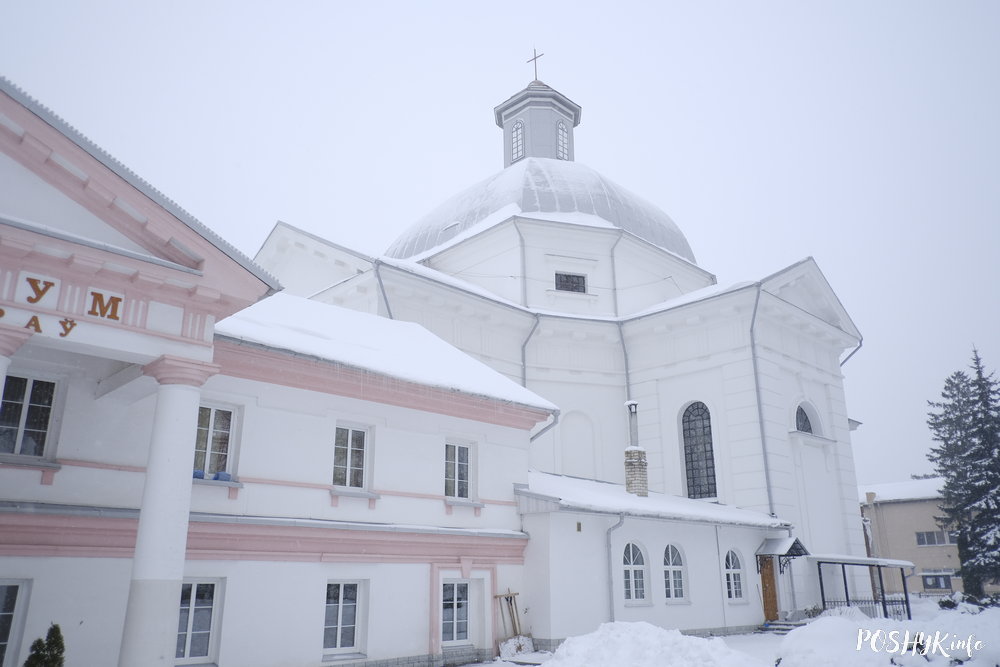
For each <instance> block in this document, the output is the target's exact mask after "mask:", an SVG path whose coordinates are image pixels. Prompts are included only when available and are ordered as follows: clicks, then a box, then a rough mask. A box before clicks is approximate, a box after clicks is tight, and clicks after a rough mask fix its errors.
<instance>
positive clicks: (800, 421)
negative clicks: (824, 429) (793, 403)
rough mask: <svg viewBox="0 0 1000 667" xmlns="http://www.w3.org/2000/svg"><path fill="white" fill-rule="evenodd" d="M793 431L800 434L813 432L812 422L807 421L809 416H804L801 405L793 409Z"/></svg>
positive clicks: (803, 409) (804, 412)
mask: <svg viewBox="0 0 1000 667" xmlns="http://www.w3.org/2000/svg"><path fill="white" fill-rule="evenodd" d="M795 430H796V431H801V432H802V433H812V432H813V427H812V422H810V421H809V415H808V414H806V410H805V408H803V407H802V406H801V405H800V406H799V407H798V408H796V409H795Z"/></svg>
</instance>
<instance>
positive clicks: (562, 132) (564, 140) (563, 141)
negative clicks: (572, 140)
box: [556, 121, 569, 160]
mask: <svg viewBox="0 0 1000 667" xmlns="http://www.w3.org/2000/svg"><path fill="white" fill-rule="evenodd" d="M557 132H558V134H559V136H558V139H559V141H558V142H557V144H556V157H557V158H559V159H560V160H568V159H569V130H567V129H566V123H564V122H562V121H559V125H558V128H557Z"/></svg>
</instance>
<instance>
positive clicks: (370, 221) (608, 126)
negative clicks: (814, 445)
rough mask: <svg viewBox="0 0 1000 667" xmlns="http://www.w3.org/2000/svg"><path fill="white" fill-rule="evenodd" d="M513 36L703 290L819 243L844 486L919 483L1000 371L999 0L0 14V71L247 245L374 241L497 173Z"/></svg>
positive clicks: (518, 50)
mask: <svg viewBox="0 0 1000 667" xmlns="http://www.w3.org/2000/svg"><path fill="white" fill-rule="evenodd" d="M533 47H537V48H538V50H539V51H540V52H543V53H545V56H544V57H542V58H541V59H540V61H539V78H540V79H541V80H543V81H544V82H546V83H547V84H549V85H551V86H553V87H554V88H556V89H558V90H559V91H560V92H562V93H564V94H565V95H567V96H568V97H570V98H571V99H572V100H574V101H575V102H577V103H579V104H580V105H582V106H583V122H582V124H581V126H580V127H579V128H577V130H576V158H577V160H578V161H579V162H583V163H584V164H587V165H589V166H591V167H594V168H595V169H597V170H599V171H601V172H602V173H604V174H605V175H607V176H608V177H609V178H611V179H612V180H614V181H616V182H618V183H620V184H621V185H623V186H625V187H626V188H628V189H630V190H632V191H633V192H635V193H636V194H639V195H641V196H642V197H644V198H646V199H648V200H650V201H652V202H654V203H656V204H657V205H659V206H660V207H661V208H663V209H664V210H665V211H666V212H667V213H668V214H669V215H670V216H671V217H672V218H673V219H674V221H675V222H677V224H678V225H679V226H680V228H681V230H682V231H684V233H685V234H686V235H687V237H688V241H689V242H690V243H691V246H692V248H693V250H694V253H695V256H696V257H697V259H698V263H699V265H700V266H702V267H703V268H706V269H708V270H709V271H712V272H714V273H715V274H716V275H717V276H718V278H719V282H720V283H727V282H735V281H738V280H753V279H758V278H761V277H763V276H765V275H768V274H770V273H773V272H774V271H777V270H778V269H781V268H783V267H784V266H787V265H788V264H791V263H793V262H795V261H798V260H799V259H802V258H803V257H806V256H809V255H811V256H813V257H815V258H816V260H817V262H818V263H819V265H820V267H821V268H822V270H823V271H824V273H825V274H826V277H827V279H828V280H829V281H830V283H831V284H832V285H833V287H834V289H835V290H836V291H837V293H838V294H839V296H840V299H841V301H842V302H843V303H844V305H845V307H846V308H847V310H848V311H849V312H850V313H851V315H852V317H853V318H854V320H855V322H856V323H857V325H858V327H859V328H860V329H861V331H862V333H863V334H864V336H865V340H864V346H863V347H862V349H861V351H859V352H858V353H857V354H856V355H855V356H854V357H853V358H852V359H851V360H850V361H849V362H848V363H847V365H846V366H845V367H844V372H845V375H846V377H847V400H848V407H849V411H850V413H851V415H852V417H854V418H855V419H858V420H860V421H862V422H863V423H864V425H863V426H862V427H861V429H860V430H858V431H856V432H855V434H854V449H855V458H856V460H857V462H858V478H859V481H860V482H862V483H871V482H880V481H893V480H899V479H906V478H908V476H909V475H910V473H914V472H928V471H929V470H930V466H929V464H928V463H927V462H926V459H925V453H926V451H927V449H928V447H929V446H930V445H931V440H930V437H929V435H928V432H927V427H926V423H925V420H926V412H927V407H926V401H927V400H928V399H934V398H937V397H938V395H939V394H940V390H941V387H942V384H943V381H944V378H945V377H946V376H947V375H948V374H949V373H951V372H952V371H954V370H957V369H960V368H963V367H965V366H966V365H967V363H968V360H969V357H970V355H971V349H972V346H973V345H976V346H978V348H979V350H980V352H981V354H982V355H983V357H984V359H985V361H986V363H987V366H988V367H989V368H998V367H1000V286H998V274H1000V270H998V268H997V262H996V260H995V258H996V255H997V253H998V251H1000V2H995V1H993V0H985V1H980V2H975V1H948V2H946V1H944V0H940V1H937V2H926V1H919V0H899V1H880V2H872V1H870V0H865V1H857V2H852V1H844V0H836V1H833V0H831V1H828V2H809V1H802V0H796V1H789V2H753V3H750V2H743V1H738V0H731V1H728V0H727V1H717V2H694V1H691V2H634V1H628V0H626V1H625V2H616V3H615V4H614V6H613V7H612V3H611V2H602V3H596V2H508V3H485V2H478V3H477V2H469V1H462V2H409V1H403V0H397V1H395V2H366V3H362V2H333V1H331V0H327V1H322V2H320V1H313V2H305V1H287V2H276V1H275V2H252V1H249V0H239V1H231V2H222V1H212V0H198V1H192V0H172V1H171V2H159V3H153V2H134V0H128V1H125V0H122V1H111V0H90V1H88V2H83V1H82V0H60V1H53V0H5V2H3V4H2V5H0V73H3V74H4V75H6V76H7V77H8V78H10V79H11V80H12V81H13V82H14V83H16V84H17V85H19V86H20V87H22V88H23V89H25V91H26V92H27V93H28V94H30V95H31V96H33V97H35V98H36V99H38V100H39V101H40V102H41V103H43V104H45V105H46V106H48V107H49V108H51V109H52V110H54V111H55V112H56V113H57V114H59V115H60V116H62V117H63V118H64V119H65V120H66V121H68V122H69V123H70V124H71V125H73V126H74V127H76V128H77V129H78V130H80V131H81V132H82V133H83V134H84V135H85V136H87V137H88V138H89V139H91V140H92V141H94V142H95V143H96V144H98V145H99V146H101V147H102V148H104V149H105V150H106V151H108V152H109V153H111V154H112V155H113V156H115V157H116V158H118V159H119V160H120V161H122V162H123V163H124V164H125V165H126V166H128V167H129V168H131V169H132V170H133V171H135V172H136V173H137V174H138V175H139V176H141V177H142V178H144V179H145V180H147V181H148V182H149V183H151V184H152V185H153V186H154V187H156V188H157V189H159V190H160V191H161V192H163V193H164V194H165V195H167V196H168V197H170V198H172V199H174V200H175V201H176V202H177V203H178V204H180V205H181V206H182V207H183V208H185V209H187V210H188V211H189V212H191V213H192V214H193V215H194V216H195V217H197V218H198V219H199V220H201V221H202V222H204V223H205V224H206V225H208V226H209V227H211V228H213V229H214V230H216V231H217V232H218V233H220V234H221V235H222V236H224V237H225V238H227V239H229V240H230V241H231V242H232V243H233V244H235V245H236V246H237V247H238V248H239V249H240V250H242V251H243V252H245V253H247V254H248V255H251V256H252V255H253V254H255V252H256V250H257V248H258V247H259V246H260V244H261V242H262V241H263V240H264V238H265V236H266V235H267V233H268V232H269V231H270V229H271V227H272V226H273V225H274V223H275V221H277V220H284V221H286V222H288V223H290V224H293V225H296V226H298V227H302V228H304V229H307V230H309V231H312V232H314V233H316V234H319V235H322V236H324V237H327V238H329V239H331V240H333V241H335V242H338V243H340V244H342V245H346V246H348V247H352V248H355V249H358V250H361V251H363V252H367V253H370V254H379V253H381V252H382V251H383V250H384V249H385V248H386V247H387V246H388V245H389V243H390V242H391V241H392V240H393V239H394V238H395V237H396V236H397V235H398V234H399V233H400V232H401V231H402V230H403V229H405V228H406V227H407V226H409V225H410V224H411V223H413V222H414V221H415V220H416V219H417V218H419V217H420V216H421V215H423V214H424V213H426V212H427V211H429V210H430V209H431V208H433V207H434V206H435V205H436V204H438V203H440V202H441V201H443V200H444V199H446V198H448V197H449V196H451V195H452V194H454V193H455V192H457V191H458V190H460V189H462V188H464V187H466V186H468V185H471V184H472V183H474V182H477V181H479V180H481V179H483V178H486V177H487V176H489V175H491V174H493V173H494V172H497V171H499V170H500V169H501V168H502V167H503V162H502V153H501V142H500V129H499V128H497V127H496V126H495V125H494V122H493V114H492V110H493V107H494V106H495V105H496V104H498V103H500V102H501V101H503V100H504V99H506V98H507V97H508V96H510V95H511V94H513V93H514V92H517V91H518V90H520V89H521V88H523V87H524V86H525V85H526V84H527V83H528V82H529V81H530V80H531V78H532V70H531V66H530V65H528V64H527V63H526V62H525V61H526V60H527V58H529V57H530V56H531V50H532V48H533Z"/></svg>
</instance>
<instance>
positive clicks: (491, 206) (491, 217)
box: [386, 157, 695, 264]
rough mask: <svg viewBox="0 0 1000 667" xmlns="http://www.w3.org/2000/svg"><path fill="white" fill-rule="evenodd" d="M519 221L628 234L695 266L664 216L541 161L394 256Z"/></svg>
mask: <svg viewBox="0 0 1000 667" xmlns="http://www.w3.org/2000/svg"><path fill="white" fill-rule="evenodd" d="M514 215H519V216H521V217H527V218H536V219H539V220H551V221H556V222H568V223H572V224H577V225H581V224H582V225H592V226H597V227H609V228H613V229H622V230H625V231H627V232H630V233H632V234H635V235H636V236H637V237H639V238H641V239H643V240H645V241H648V242H649V243H652V244H653V245H655V246H657V247H660V248H663V249H664V250H668V251H670V252H672V253H674V254H675V255H678V256H680V257H683V258H684V259H686V260H687V261H689V262H691V263H692V264H693V263H695V260H694V254H693V253H692V252H691V246H690V245H688V242H687V239H686V238H685V237H684V234H683V233H681V230H680V229H679V228H678V227H677V225H676V224H675V223H674V221H673V220H671V219H670V217H669V216H667V214H666V213H664V212H663V211H661V210H660V209H659V208H657V207H656V206H654V205H653V204H651V203H649V202H647V201H646V200H644V199H642V198H641V197H638V196H637V195H635V194H633V193H631V192H629V191H628V190H626V189H625V188H623V187H621V186H620V185H617V184H616V183H614V182H612V181H610V180H608V179H607V178H605V177H604V176H602V175H601V174H599V173H598V172H596V171H594V170H593V169H591V168H590V167H587V166H585V165H582V164H580V163H579V162H571V161H569V160H553V159H550V158H536V157H529V158H525V159H523V160H519V161H518V162H515V163H514V164H512V165H510V166H509V167H507V168H506V169H504V170H503V171H501V172H500V173H498V174H495V175H493V176H491V177H490V178H487V179H486V180H484V181H481V182H480V183H477V184H476V185H473V186H472V187H470V188H468V189H466V190H464V191H463V192H460V193H459V194H457V195H455V196H454V197H452V198H451V199H449V200H448V201H446V202H445V203H443V204H441V205H440V206H438V207H437V208H436V209H434V210H433V211H431V212H430V213H429V214H427V215H426V216H424V217H423V218H422V219H421V220H419V221H418V222H417V223H416V224H414V225H413V226H412V227H410V228H409V229H408V230H406V231H405V232H404V233H403V234H402V235H401V236H400V237H399V238H398V239H396V241H395V242H394V243H393V244H392V245H391V246H389V249H388V250H386V254H387V255H389V256H390V257H398V258H404V257H414V256H416V255H420V254H421V253H425V252H426V251H428V250H431V249H440V248H443V247H446V246H448V245H451V244H452V243H454V242H456V241H457V240H459V239H461V238H466V237H467V236H470V235H472V234H477V233H479V232H482V231H484V230H485V229H488V228H489V227H491V226H493V225H496V224H499V223H501V222H503V221H504V220H507V219H509V218H510V217H512V216H514Z"/></svg>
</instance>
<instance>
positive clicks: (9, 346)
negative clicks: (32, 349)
mask: <svg viewBox="0 0 1000 667" xmlns="http://www.w3.org/2000/svg"><path fill="white" fill-rule="evenodd" d="M2 314H3V310H2V309H0V315H2ZM29 338H31V332H30V331H28V330H27V329H21V328H18V327H12V326H10V325H7V324H0V389H3V385H4V381H5V380H6V378H7V369H8V368H10V358H11V357H12V356H14V353H15V352H17V350H18V349H19V348H20V347H21V346H22V345H24V343H25V341H27V340H28V339H29Z"/></svg>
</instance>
